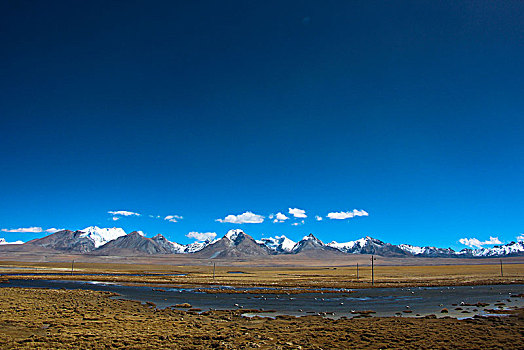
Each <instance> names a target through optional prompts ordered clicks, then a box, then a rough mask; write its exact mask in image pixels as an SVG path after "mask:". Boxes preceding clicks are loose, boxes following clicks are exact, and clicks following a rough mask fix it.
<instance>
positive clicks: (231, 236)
mask: <svg viewBox="0 0 524 350" xmlns="http://www.w3.org/2000/svg"><path fill="white" fill-rule="evenodd" d="M241 233H244V231H242V230H241V229H239V228H237V229H234V230H229V231H228V232H227V233H226V235H225V236H224V237H226V238H227V239H229V240H230V241H231V242H234V241H235V240H236V239H237V238H238V236H239V235H240V234H241Z"/></svg>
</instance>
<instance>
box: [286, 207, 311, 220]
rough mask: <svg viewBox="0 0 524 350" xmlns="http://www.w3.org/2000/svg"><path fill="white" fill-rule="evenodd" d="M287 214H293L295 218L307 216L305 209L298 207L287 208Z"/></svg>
mask: <svg viewBox="0 0 524 350" xmlns="http://www.w3.org/2000/svg"><path fill="white" fill-rule="evenodd" d="M289 214H291V215H293V216H294V217H296V218H300V219H302V218H307V215H306V211H305V210H303V209H298V208H289Z"/></svg>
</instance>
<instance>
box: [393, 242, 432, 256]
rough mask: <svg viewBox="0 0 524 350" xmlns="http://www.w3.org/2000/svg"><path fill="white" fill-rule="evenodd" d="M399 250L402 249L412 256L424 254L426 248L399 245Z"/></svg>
mask: <svg viewBox="0 0 524 350" xmlns="http://www.w3.org/2000/svg"><path fill="white" fill-rule="evenodd" d="M398 247H399V248H400V249H402V250H403V251H405V252H408V253H411V254H413V255H420V254H424V253H425V252H426V250H427V248H426V247H417V246H415V245H411V244H399V246H398Z"/></svg>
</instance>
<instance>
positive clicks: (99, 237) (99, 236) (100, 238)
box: [80, 226, 126, 248]
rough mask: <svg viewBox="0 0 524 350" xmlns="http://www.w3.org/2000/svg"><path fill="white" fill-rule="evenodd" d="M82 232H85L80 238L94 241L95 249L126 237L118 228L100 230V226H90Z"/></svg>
mask: <svg viewBox="0 0 524 350" xmlns="http://www.w3.org/2000/svg"><path fill="white" fill-rule="evenodd" d="M80 231H82V232H84V233H83V234H81V235H80V237H87V238H89V239H90V240H92V241H93V243H94V244H95V248H98V247H101V246H103V245H104V244H106V243H107V242H109V241H112V240H114V239H117V238H118V237H122V236H125V235H126V233H125V231H124V230H123V229H121V228H118V227H113V228H100V227H98V226H90V227H86V228H85V229H83V230H80Z"/></svg>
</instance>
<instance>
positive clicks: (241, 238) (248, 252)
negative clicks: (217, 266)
mask: <svg viewBox="0 0 524 350" xmlns="http://www.w3.org/2000/svg"><path fill="white" fill-rule="evenodd" d="M195 254H196V255H197V256H199V257H204V258H210V259H213V258H242V257H249V256H265V255H271V250H270V249H269V248H268V247H266V246H265V245H263V244H260V243H257V242H256V241H255V240H254V239H253V237H251V236H250V235H248V234H246V233H244V231H242V230H231V231H229V232H228V233H227V234H226V235H225V236H224V237H222V238H221V239H219V240H218V241H216V242H215V243H213V244H210V245H208V246H206V247H204V248H203V249H202V250H200V251H198V252H196V253H195Z"/></svg>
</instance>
